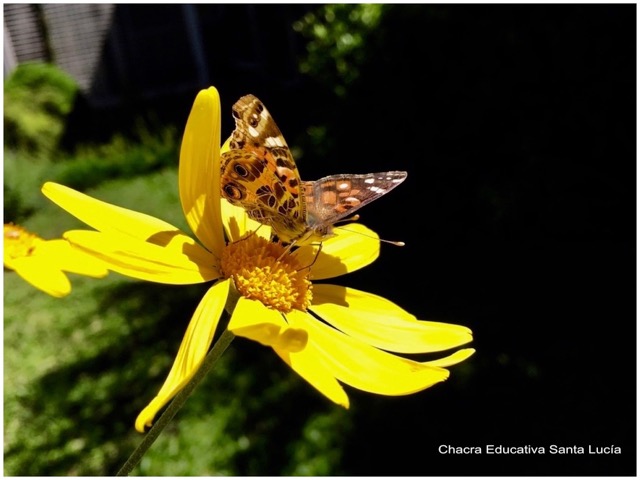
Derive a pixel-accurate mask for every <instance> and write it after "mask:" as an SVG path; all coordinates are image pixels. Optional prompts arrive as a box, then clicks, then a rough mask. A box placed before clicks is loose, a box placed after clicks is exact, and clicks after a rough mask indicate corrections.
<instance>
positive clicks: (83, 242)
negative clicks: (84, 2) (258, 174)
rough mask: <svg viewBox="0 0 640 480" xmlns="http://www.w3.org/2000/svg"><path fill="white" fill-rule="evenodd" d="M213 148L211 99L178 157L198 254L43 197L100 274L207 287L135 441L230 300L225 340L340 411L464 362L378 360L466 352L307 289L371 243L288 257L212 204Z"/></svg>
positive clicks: (84, 200)
mask: <svg viewBox="0 0 640 480" xmlns="http://www.w3.org/2000/svg"><path fill="white" fill-rule="evenodd" d="M219 145H220V100H219V96H218V92H217V90H216V89H215V88H213V87H210V88H209V89H207V90H203V91H201V92H200V93H199V94H198V96H197V98H196V100H195V102H194V105H193V108H192V110H191V114H190V116H189V119H188V122H187V126H186V128H185V133H184V137H183V141H182V146H181V151H180V169H179V186H180V199H181V203H182V208H183V210H184V213H185V216H186V219H187V222H188V224H189V226H190V227H191V229H192V230H193V232H194V233H195V235H196V237H197V238H198V240H199V241H200V243H201V244H200V243H197V242H196V241H195V240H193V239H192V238H191V237H189V236H188V235H186V234H185V233H183V232H181V231H180V230H178V229H177V228H176V227H174V226H172V225H170V224H168V223H166V222H163V221H162V220H159V219H157V218H154V217H150V216H148V215H145V214H142V213H138V212H134V211H132V210H127V209H124V208H121V207H117V206H114V205H110V204H108V203H104V202H101V201H99V200H96V199H93V198H91V197H88V196H86V195H84V194H82V193H79V192H76V191H74V190H71V189H69V188H67V187H64V186H62V185H57V184H53V183H47V184H45V185H44V187H43V192H44V194H45V195H46V196H48V197H49V198H50V199H51V200H53V201H54V202H55V203H57V204H58V205H60V206H61V207H62V208H64V209H65V210H67V211H69V212H70V213H72V214H73V215H75V216H76V217H78V218H79V219H81V220H82V221H84V222H85V223H87V224H88V225H90V226H91V227H93V228H94V229H95V230H97V231H71V232H67V233H66V235H65V237H66V238H67V239H68V240H69V241H70V242H72V243H73V244H74V245H76V246H78V247H80V248H83V249H84V250H86V251H88V252H91V253H93V254H94V255H96V256H97V257H98V258H100V259H102V260H103V261H105V262H106V263H107V264H108V265H109V269H111V270H113V271H116V272H119V273H121V274H124V275H128V276H131V277H135V278H139V279H143V280H149V281H154V282H160V283H172V284H190V283H201V282H209V281H214V283H213V285H212V286H211V287H210V288H209V290H208V291H207V292H206V293H205V295H204V297H203V298H202V300H201V302H200V304H199V306H198V307H197V309H196V311H195V313H194V315H193V318H192V319H191V322H190V323H189V326H188V327H187V332H186V334H185V337H184V339H183V341H182V344H181V345H180V348H179V351H178V354H177V356H176V359H175V362H174V364H173V367H172V368H171V371H170V372H169V375H168V377H167V379H166V381H165V383H164V385H163V386H162V387H161V389H160V391H159V392H158V394H157V396H156V397H155V398H154V399H153V400H152V401H151V402H150V404H149V405H148V406H147V407H146V408H145V409H144V410H143V411H142V412H141V413H140V415H139V416H138V418H137V420H136V428H137V429H138V430H139V431H144V428H145V427H146V426H150V425H151V424H152V421H153V419H154V417H155V415H156V414H157V413H158V411H159V410H160V409H161V408H162V407H163V406H164V405H165V404H166V403H167V402H168V401H169V400H170V399H171V398H172V397H173V396H174V395H175V394H176V393H177V392H178V391H180V390H181V389H182V388H183V387H184V386H185V385H186V383H187V382H188V381H189V380H190V379H191V378H192V377H193V375H194V373H195V372H196V370H197V369H198V367H199V366H200V364H201V363H202V361H203V359H204V357H205V355H206V353H207V351H208V350H209V347H210V344H211V341H212V338H213V335H214V333H215V331H216V327H217V325H218V321H219V319H220V316H221V314H222V311H223V309H224V308H225V305H226V304H227V302H228V298H229V297H230V292H233V291H236V292H237V293H238V294H239V295H231V299H232V301H231V302H230V303H233V299H235V298H237V303H236V304H235V308H234V309H233V312H232V315H231V319H230V322H229V325H228V329H229V330H231V331H232V332H233V333H234V334H235V335H239V336H243V337H245V338H249V339H251V340H255V341H257V342H260V343H261V344H263V345H266V346H269V347H271V348H273V350H274V351H275V352H276V353H277V354H278V356H280V357H281V358H282V359H283V360H284V361H285V362H286V363H287V364H288V365H289V366H291V368H293V369H294V370H295V371H296V372H297V373H298V374H299V375H301V376H302V377H303V378H304V379H305V380H307V381H308V382H309V383H310V384H311V385H313V386H314V387H315V388H317V389H318V390H319V391H320V392H321V393H322V394H324V395H325V396H326V397H328V398H329V399H331V400H332V401H334V402H335V403H338V404H340V405H343V406H344V407H348V405H349V399H348V397H347V395H346V393H345V391H344V389H343V388H342V386H341V384H340V382H342V383H345V384H348V385H351V386H353V387H356V388H358V389H361V390H364V391H368V392H373V393H378V394H382V395H405V394H409V393H413V392H417V391H420V390H423V389H425V388H427V387H430V386H432V385H433V384H435V383H437V382H441V381H443V380H445V379H446V378H447V377H448V375H449V372H448V371H447V370H446V369H445V368H444V367H447V366H450V365H453V364H455V363H458V362H461V361H462V360H464V359H466V358H468V357H469V356H470V355H471V354H472V353H473V349H462V350H458V351H457V352H455V353H453V354H451V355H448V356H446V357H444V358H442V359H439V360H435V361H430V362H417V361H414V360H409V359H406V358H403V357H400V356H397V355H394V354H392V353H389V352H397V353H425V352H440V351H445V350H449V349H452V348H455V347H458V346H460V345H464V344H466V343H468V342H470V341H471V340H472V336H471V331H470V330H469V329H468V328H466V327H463V326H459V325H449V324H443V323H436V322H426V321H419V320H417V319H416V318H415V317H414V316H413V315H411V314H410V313H407V312H406V311H404V310H403V309H401V308H400V307H398V306H397V305H395V304H393V303H392V302H390V301H389V300H386V299H384V298H381V297H379V296H376V295H372V294H370V293H366V292H361V291H358V290H355V289H352V288H347V287H341V286H337V285H330V284H314V285H313V288H311V282H310V280H311V279H313V280H323V279H327V278H332V277H337V276H339V275H343V274H345V273H348V272H352V271H354V270H357V269H359V268H362V267H364V266H366V265H368V264H370V263H371V262H373V261H374V260H375V259H376V258H377V257H378V254H379V248H380V242H379V240H378V237H377V236H376V234H375V233H374V232H372V231H371V230H369V229H367V228H366V227H364V226H362V225H358V224H351V225H349V229H348V230H346V229H337V235H336V236H335V237H334V238H331V239H329V240H327V241H326V242H324V243H323V245H322V249H321V250H320V252H318V247H317V246H304V247H301V248H298V249H296V250H294V251H293V252H290V251H289V250H287V249H286V248H285V247H283V246H282V245H280V244H278V243H275V242H272V241H271V232H270V229H269V228H268V227H266V226H260V225H259V224H257V223H256V222H254V221H253V220H251V219H249V218H248V217H247V215H246V213H245V212H244V210H242V209H240V208H236V207H234V206H232V205H230V204H229V203H227V202H226V201H222V200H221V198H220V165H219V161H220V151H221V149H220V147H219ZM224 148H225V147H223V149H224ZM258 227H259V228H258ZM223 232H224V233H223ZM363 234H364V235H363ZM225 238H226V239H227V241H228V243H227V241H225ZM201 245H202V246H201ZM318 318H321V319H322V320H324V322H322V321H319V320H318ZM325 322H326V323H325Z"/></svg>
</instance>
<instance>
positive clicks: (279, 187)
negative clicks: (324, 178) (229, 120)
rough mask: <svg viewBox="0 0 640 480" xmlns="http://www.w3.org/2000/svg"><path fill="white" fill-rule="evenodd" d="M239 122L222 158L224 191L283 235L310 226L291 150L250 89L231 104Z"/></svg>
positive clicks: (293, 234)
mask: <svg viewBox="0 0 640 480" xmlns="http://www.w3.org/2000/svg"><path fill="white" fill-rule="evenodd" d="M233 117H234V119H235V122H236V128H235V130H234V131H233V134H232V136H231V142H230V148H231V150H229V152H226V153H224V154H223V155H222V159H221V192H222V196H223V197H224V198H226V199H227V200H228V201H229V202H231V203H232V204H234V205H237V206H240V207H242V208H244V209H245V210H246V211H247V212H248V214H249V216H250V217H251V218H253V219H254V220H257V221H258V222H260V223H263V224H265V225H270V226H271V227H272V228H273V230H274V232H275V233H276V234H277V235H278V236H279V237H280V239H281V240H283V241H285V242H286V241H290V239H293V238H296V237H298V236H300V235H301V234H302V233H304V230H305V229H306V221H305V219H306V205H305V198H304V195H301V183H302V182H301V181H300V174H299V173H298V168H297V167H296V164H295V162H294V160H293V156H292V155H291V151H290V150H289V147H288V146H287V143H286V142H285V140H284V137H283V136H282V133H280V130H279V129H278V126H277V125H276V123H275V121H274V120H273V118H272V117H271V115H270V114H269V112H268V111H267V109H266V108H265V106H264V104H263V103H262V102H261V101H260V100H258V99H257V98H256V97H255V96H253V95H246V96H244V97H242V98H241V99H240V100H238V101H237V102H236V103H235V105H234V106H233Z"/></svg>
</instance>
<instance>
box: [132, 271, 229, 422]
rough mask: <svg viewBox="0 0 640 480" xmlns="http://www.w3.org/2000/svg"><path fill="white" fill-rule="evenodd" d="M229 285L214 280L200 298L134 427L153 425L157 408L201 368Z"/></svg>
mask: <svg viewBox="0 0 640 480" xmlns="http://www.w3.org/2000/svg"><path fill="white" fill-rule="evenodd" d="M229 285H230V281H229V280H228V279H227V280H222V281H221V282H218V283H216V284H215V285H214V286H212V287H211V288H210V289H209V290H208V291H207V293H206V294H205V296H204V297H203V298H202V300H201V301H200V304H199V305H198V308H197V309H196V311H195V313H194V314H193V317H192V318H191V321H190V322H189V326H188V327H187V331H186V333H185V335H184V338H183V339H182V343H181V344H180V349H179V350H178V355H177V356H176V359H175V361H174V362H173V366H172V367H171V371H170V372H169V375H168V376H167V379H166V380H165V382H164V385H162V388H160V391H159V392H158V395H156V397H155V398H154V399H153V400H152V401H151V403H149V405H147V406H146V407H145V408H144V410H142V412H140V414H139V415H138V418H137V419H136V430H138V431H139V432H144V430H145V427H150V426H151V425H152V423H153V419H154V418H155V416H156V414H157V413H158V411H159V410H160V409H161V408H162V407H163V406H164V405H166V404H167V403H168V402H169V400H171V399H172V398H173V397H174V396H175V395H176V394H177V393H178V392H179V391H180V390H181V389H182V388H183V387H184V386H185V385H186V384H187V383H188V382H189V380H191V378H192V377H193V375H195V373H196V371H197V370H198V368H200V365H201V364H202V361H203V360H204V357H205V356H206V355H207V352H208V350H209V347H210V346H211V340H212V339H213V335H214V334H215V331H216V327H217V326H218V321H219V320H220V315H221V314H222V310H223V309H224V306H225V303H226V301H227V295H228V294H229Z"/></svg>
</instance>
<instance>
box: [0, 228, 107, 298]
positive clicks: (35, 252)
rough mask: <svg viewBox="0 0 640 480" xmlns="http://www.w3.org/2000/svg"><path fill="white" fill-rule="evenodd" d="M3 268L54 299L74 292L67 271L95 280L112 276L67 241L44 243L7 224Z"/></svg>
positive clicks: (32, 235) (45, 241)
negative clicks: (108, 275) (13, 271)
mask: <svg viewBox="0 0 640 480" xmlns="http://www.w3.org/2000/svg"><path fill="white" fill-rule="evenodd" d="M4 266H5V268H8V269H10V270H15V272H16V273H17V274H18V275H20V276H21V277H22V278H23V279H24V280H26V281H27V282H29V283H30V284H31V285H33V286H34V287H36V288H38V289H40V290H42V291H43V292H45V293H48V294H49V295H51V296H53V297H64V296H65V295H68V294H69V293H70V292H71V282H69V279H68V278H67V276H66V275H65V273H64V272H69V273H78V274H81V275H87V276H89V277H96V278H101V277H104V276H106V275H107V274H108V273H109V272H108V270H107V268H106V266H105V265H104V264H103V263H102V262H100V261H99V260H97V259H96V258H94V257H93V256H89V255H87V254H86V253H84V252H82V251H80V250H78V249H76V248H73V247H72V246H71V245H70V244H69V242H68V241H66V240H62V239H57V240H43V239H42V238H40V237H38V236H37V235H35V234H33V233H31V232H28V231H27V230H26V229H24V228H23V227H20V226H18V225H14V224H12V223H5V224H4Z"/></svg>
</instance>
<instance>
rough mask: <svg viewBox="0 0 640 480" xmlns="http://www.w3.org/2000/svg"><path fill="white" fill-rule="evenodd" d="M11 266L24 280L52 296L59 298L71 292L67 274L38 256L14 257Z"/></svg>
mask: <svg viewBox="0 0 640 480" xmlns="http://www.w3.org/2000/svg"><path fill="white" fill-rule="evenodd" d="M11 268H12V269H14V270H15V271H16V273H17V274H18V275H20V277H22V278H23V279H24V280H25V281H27V282H28V283H30V284H31V285H33V286H34V287H36V288H37V289H39V290H42V291H43V292H45V293H48V294H49V295H51V296H52V297H56V298H61V297H64V296H66V295H69V293H71V282H69V279H68V278H67V276H66V275H65V274H64V273H63V272H62V271H61V270H60V269H59V268H57V267H55V266H52V265H48V264H46V263H43V262H42V259H40V258H38V257H22V258H17V259H14V261H13V263H12V265H11Z"/></svg>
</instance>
